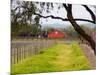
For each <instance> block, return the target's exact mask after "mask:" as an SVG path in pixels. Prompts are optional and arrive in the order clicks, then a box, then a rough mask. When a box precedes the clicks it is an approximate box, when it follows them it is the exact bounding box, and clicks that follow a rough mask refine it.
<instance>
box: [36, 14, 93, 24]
mask: <svg viewBox="0 0 100 75" xmlns="http://www.w3.org/2000/svg"><path fill="white" fill-rule="evenodd" d="M34 15H38V16H39V17H42V18H49V17H51V18H52V19H60V20H62V21H69V19H67V18H61V17H55V16H53V15H49V16H43V15H41V14H39V13H34ZM74 20H75V21H86V22H91V23H94V24H95V22H94V21H91V20H87V19H80V18H75V19H74Z"/></svg>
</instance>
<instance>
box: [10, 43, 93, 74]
mask: <svg viewBox="0 0 100 75" xmlns="http://www.w3.org/2000/svg"><path fill="white" fill-rule="evenodd" d="M89 69H91V67H90V66H89V63H88V60H87V58H86V57H85V56H84V54H83V53H82V50H81V48H80V47H79V45H78V44H77V43H76V42H73V43H72V44H71V45H66V44H57V45H55V46H53V47H51V48H48V49H47V50H44V51H42V52H40V54H38V55H35V56H32V57H30V58H27V59H25V60H23V61H21V62H20V63H18V64H14V65H12V67H11V73H13V74H23V73H24V74H27V73H42V72H59V71H74V70H89Z"/></svg>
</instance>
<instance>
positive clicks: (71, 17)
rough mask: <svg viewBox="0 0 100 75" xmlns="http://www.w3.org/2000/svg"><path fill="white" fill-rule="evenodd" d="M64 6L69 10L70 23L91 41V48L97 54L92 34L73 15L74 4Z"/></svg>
mask: <svg viewBox="0 0 100 75" xmlns="http://www.w3.org/2000/svg"><path fill="white" fill-rule="evenodd" d="M63 6H64V7H65V9H66V10H67V17H68V19H69V21H70V23H71V24H72V26H73V27H74V29H75V31H77V32H78V33H79V34H80V35H81V36H82V37H83V38H84V39H85V40H87V41H88V42H89V44H90V46H91V48H92V49H93V51H94V54H95V55H96V49H95V41H94V40H93V39H92V37H91V36H89V35H88V34H86V32H85V31H84V30H83V29H82V28H81V27H80V26H79V25H78V24H77V22H76V21H75V20H74V18H73V15H72V5H71V4H68V6H66V4H63Z"/></svg>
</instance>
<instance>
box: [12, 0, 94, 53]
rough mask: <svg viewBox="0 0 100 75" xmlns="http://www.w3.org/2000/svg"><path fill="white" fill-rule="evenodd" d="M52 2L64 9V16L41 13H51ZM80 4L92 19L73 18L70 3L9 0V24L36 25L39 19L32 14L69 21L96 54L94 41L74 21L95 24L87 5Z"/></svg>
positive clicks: (92, 14)
mask: <svg viewBox="0 0 100 75" xmlns="http://www.w3.org/2000/svg"><path fill="white" fill-rule="evenodd" d="M15 2H16V4H15V7H13V3H15ZM54 4H56V5H57V6H58V10H59V9H60V8H64V9H65V10H66V14H65V15H66V18H62V17H57V16H55V15H52V14H51V15H48V16H44V15H42V13H43V12H44V11H46V12H47V13H51V11H53V8H54ZM81 6H83V7H84V8H85V9H86V11H87V12H88V13H89V14H90V16H91V19H92V20H87V19H80V18H74V16H73V13H74V12H72V8H73V5H72V4H66V3H62V4H59V3H49V2H31V1H16V0H11V24H12V27H14V26H13V25H19V23H20V24H21V25H24V24H26V25H27V24H30V25H33V24H34V23H35V24H36V25H37V27H38V26H39V25H38V24H37V23H39V20H35V19H33V16H34V15H35V16H38V17H39V18H48V17H51V18H52V19H60V20H62V21H69V22H70V23H71V24H72V26H73V27H74V29H75V31H76V32H77V33H78V34H79V35H81V36H82V37H83V38H84V39H85V40H86V41H88V42H89V44H90V45H91V48H92V49H93V50H94V53H95V54H96V50H95V41H94V40H93V38H92V37H91V36H90V35H88V34H87V33H86V32H85V31H84V30H83V29H82V28H81V27H80V25H79V24H78V23H77V22H76V21H86V22H91V23H93V24H95V23H96V16H95V14H94V13H93V11H92V10H91V9H90V8H89V7H88V6H87V5H81ZM94 8H95V6H94ZM60 12H61V11H60ZM34 20H35V21H34ZM12 29H13V28H12Z"/></svg>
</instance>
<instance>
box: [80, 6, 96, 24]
mask: <svg viewBox="0 0 100 75" xmlns="http://www.w3.org/2000/svg"><path fill="white" fill-rule="evenodd" d="M82 6H84V7H85V9H86V10H87V11H88V12H89V13H90V15H91V18H92V20H93V21H94V23H96V17H95V14H94V13H93V11H92V10H91V9H90V8H89V7H88V6H87V5H82Z"/></svg>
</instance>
